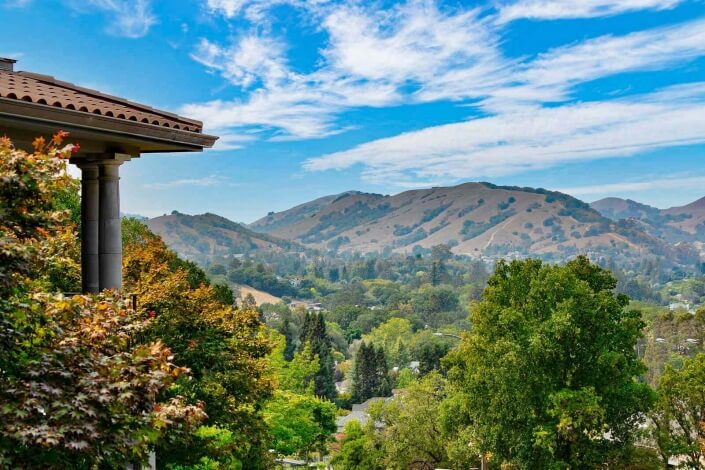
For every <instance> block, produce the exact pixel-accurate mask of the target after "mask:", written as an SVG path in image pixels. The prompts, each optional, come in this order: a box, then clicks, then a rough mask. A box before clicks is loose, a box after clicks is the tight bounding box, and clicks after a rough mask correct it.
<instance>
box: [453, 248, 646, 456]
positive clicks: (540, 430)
mask: <svg viewBox="0 0 705 470" xmlns="http://www.w3.org/2000/svg"><path fill="white" fill-rule="evenodd" d="M615 286H616V280H615V279H614V278H613V277H612V275H611V274H610V273H609V272H608V271H605V270H603V269H601V268H599V267H598V266H596V265H593V264H591V263H590V262H589V261H588V259H587V258H585V257H578V258H576V259H575V260H573V261H571V262H569V263H567V264H566V265H565V266H551V265H544V264H542V263H541V262H540V261H537V260H526V261H513V262H511V263H505V262H500V263H499V264H498V265H497V267H496V270H495V273H494V275H493V276H492V277H491V278H490V280H489V282H488V287H487V289H486V290H485V292H484V294H483V299H482V302H480V303H479V304H478V305H477V306H476V307H475V308H474V309H473V311H472V313H471V322H472V324H473V328H472V331H471V332H470V333H469V334H467V335H465V337H464V339H463V340H462V342H461V344H460V346H459V348H458V349H456V350H454V351H453V352H451V354H450V355H449V356H448V358H449V360H448V364H447V365H448V366H451V367H452V369H451V371H450V375H449V376H450V377H451V378H452V381H453V384H454V386H455V388H456V393H457V394H458V396H456V397H455V398H454V402H455V403H456V405H457V406H456V408H457V413H455V416H454V417H453V419H454V420H455V422H454V425H455V427H456V428H457V429H458V432H459V434H461V435H466V434H468V435H470V436H471V438H470V441H469V442H470V443H471V444H472V445H473V446H474V447H475V449H476V450H477V452H482V453H492V455H493V456H494V458H496V459H499V461H500V462H506V463H508V464H514V465H517V466H519V467H520V468H542V469H551V468H587V467H593V466H599V465H600V464H601V463H602V462H604V459H605V456H607V455H608V454H610V453H614V452H619V451H621V450H624V449H628V448H629V447H630V444H631V443H632V441H633V439H634V434H635V429H636V425H637V423H638V421H639V420H640V419H641V416H643V413H644V412H645V411H647V410H648V408H649V404H650V403H651V402H652V393H651V391H650V389H649V388H648V386H647V385H644V384H641V383H638V382H637V381H636V380H635V378H636V377H637V376H639V375H641V374H642V373H643V372H644V366H643V364H642V363H641V362H640V361H639V359H638V358H637V356H636V351H635V345H636V342H637V340H638V338H639V337H640V336H641V330H642V328H643V326H644V325H643V323H642V321H641V316H640V313H639V312H636V311H628V310H626V306H627V304H628V298H627V297H626V296H623V295H615V294H614V289H615ZM466 430H467V432H466ZM606 433H609V435H610V437H609V438H607V437H606V436H607V434H606Z"/></svg>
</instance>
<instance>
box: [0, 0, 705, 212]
mask: <svg viewBox="0 0 705 470" xmlns="http://www.w3.org/2000/svg"><path fill="white" fill-rule="evenodd" d="M0 21H2V25H3V27H2V28H1V29H0V56H10V57H14V58H17V59H19V63H18V64H17V68H18V69H19V70H28V71H33V72H39V73H45V74H49V75H54V76H56V77H57V78H60V79H62V80H66V81H71V82H74V83H77V84H80V85H83V86H88V87H92V88H97V89H99V90H102V91H105V92H109V93H112V94H116V95H120V96H124V97H127V98H129V99H132V100H135V101H140V102H144V103H147V104H150V105H152V106H155V107H160V108H163V109H167V110H171V111H175V112H178V113H181V114H184V115H187V116H189V117H194V118H197V119H201V120H203V121H204V123H205V125H206V130H207V131H208V132H210V133H213V134H216V135H219V136H221V139H220V141H219V144H218V147H217V148H216V149H214V150H210V151H207V152H205V153H203V154H190V155H145V156H143V157H142V158H140V159H138V160H133V161H131V162H129V163H128V164H125V165H124V166H123V167H122V176H123V178H122V189H121V192H122V204H123V210H124V211H125V212H130V213H139V214H144V215H148V216H155V215H160V214H163V213H167V212H170V211H171V210H173V209H177V210H179V211H182V212H186V213H202V212H215V213H218V214H221V215H224V216H226V217H229V218H232V219H234V220H238V221H245V222H250V221H253V220H255V219H257V218H258V217H261V216H263V215H265V214H266V213H267V212H268V211H270V210H275V211H278V210H283V209H286V208H289V207H291V206H293V205H295V204H298V203H301V202H305V201H307V200H310V199H313V198H315V197H319V196H323V195H326V194H332V193H338V192H342V191H345V190H350V189H356V190H362V191H372V192H379V193H385V194H389V193H396V192H400V191H403V190H407V189H411V188H418V187H429V186H434V185H450V184H458V183H461V182H465V181H491V182H493V183H496V184H504V185H519V186H534V187H545V188H549V189H558V190H562V191H565V192H568V193H570V194H573V195H575V196H577V197H579V198H581V199H584V200H587V201H592V200H596V199H599V198H601V197H605V196H621V197H629V198H632V199H636V200H639V201H642V202H645V203H649V204H652V205H655V206H657V207H670V206H674V205H681V204H684V203H687V202H690V201H692V200H695V199H698V198H700V197H702V196H705V2H704V1H703V0H506V1H505V0H502V1H499V0H498V1H490V2H470V1H460V0H455V1H446V2H442V1H438V2H434V1H430V0H429V1H423V0H419V1H408V2H393V1H383V0H380V1H345V0H343V1H333V0H192V1H186V0H179V1H175V0H171V1H167V0H4V2H3V0H0Z"/></svg>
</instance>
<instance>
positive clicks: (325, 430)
mask: <svg viewBox="0 0 705 470" xmlns="http://www.w3.org/2000/svg"><path fill="white" fill-rule="evenodd" d="M264 417H265V421H266V422H267V425H268V426H269V429H270V433H271V434H272V436H273V441H272V448H273V449H274V450H275V451H276V452H277V453H278V454H280V455H293V454H300V455H303V456H305V457H306V459H308V454H309V453H310V452H314V451H318V452H323V453H325V452H326V447H327V446H326V444H327V443H328V442H329V441H330V439H331V435H332V433H334V432H335V429H336V427H335V418H336V407H335V405H334V404H333V403H331V402H329V401H327V400H323V399H320V398H317V397H314V396H310V395H300V394H297V393H292V392H287V391H279V392H276V394H275V395H274V397H273V398H272V399H271V400H270V401H269V402H268V403H267V406H266V407H265V410H264Z"/></svg>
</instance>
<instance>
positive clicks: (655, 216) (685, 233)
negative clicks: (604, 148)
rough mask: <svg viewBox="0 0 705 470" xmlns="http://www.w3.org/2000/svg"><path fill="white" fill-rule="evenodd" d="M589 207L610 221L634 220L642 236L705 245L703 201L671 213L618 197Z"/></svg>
mask: <svg viewBox="0 0 705 470" xmlns="http://www.w3.org/2000/svg"><path fill="white" fill-rule="evenodd" d="M590 206H591V207H592V208H593V209H595V210H597V211H598V212H600V213H601V214H602V215H604V216H605V217H608V218H610V219H613V220H618V219H633V221H634V222H635V223H637V222H638V223H639V224H641V227H642V229H643V230H644V231H645V232H647V233H649V234H651V235H654V236H657V237H660V238H663V239H665V240H666V241H668V242H670V243H678V242H697V243H705V198H701V199H698V200H697V201H695V202H692V203H690V204H687V205H685V206H680V207H671V208H670V209H657V208H655V207H652V206H648V205H646V204H641V203H639V202H636V201H632V200H631V199H621V198H617V197H610V198H605V199H600V200H599V201H595V202H593V203H592V204H590Z"/></svg>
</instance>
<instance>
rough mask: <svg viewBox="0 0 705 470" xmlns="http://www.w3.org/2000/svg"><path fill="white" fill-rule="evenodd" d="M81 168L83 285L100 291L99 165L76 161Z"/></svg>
mask: <svg viewBox="0 0 705 470" xmlns="http://www.w3.org/2000/svg"><path fill="white" fill-rule="evenodd" d="M76 165H77V166H78V167H79V168H80V169H81V287H82V290H83V292H90V293H96V292H98V289H99V286H100V283H99V276H100V274H99V270H98V266H99V260H98V253H99V252H98V206H99V204H98V199H99V194H98V165H97V164H96V163H95V162H94V161H90V160H85V161H79V162H76Z"/></svg>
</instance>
